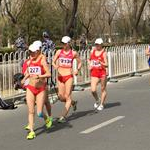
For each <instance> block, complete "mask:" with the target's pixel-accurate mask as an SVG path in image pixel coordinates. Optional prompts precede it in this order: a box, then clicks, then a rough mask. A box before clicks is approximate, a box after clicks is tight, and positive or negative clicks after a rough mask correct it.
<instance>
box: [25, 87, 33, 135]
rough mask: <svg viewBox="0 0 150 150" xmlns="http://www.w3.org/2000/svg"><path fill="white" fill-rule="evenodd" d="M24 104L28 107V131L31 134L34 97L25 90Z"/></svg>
mask: <svg viewBox="0 0 150 150" xmlns="http://www.w3.org/2000/svg"><path fill="white" fill-rule="evenodd" d="M26 102H27V106H28V113H29V114H28V122H29V129H30V131H31V132H32V131H33V126H34V115H35V110H34V106H35V96H34V94H33V93H32V92H31V91H30V90H29V89H28V88H27V91H26Z"/></svg>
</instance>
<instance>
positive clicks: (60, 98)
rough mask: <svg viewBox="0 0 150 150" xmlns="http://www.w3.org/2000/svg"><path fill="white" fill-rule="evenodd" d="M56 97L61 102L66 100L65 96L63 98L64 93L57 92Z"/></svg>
mask: <svg viewBox="0 0 150 150" xmlns="http://www.w3.org/2000/svg"><path fill="white" fill-rule="evenodd" d="M58 97H59V100H60V101H61V102H65V101H66V98H65V96H64V95H62V94H58Z"/></svg>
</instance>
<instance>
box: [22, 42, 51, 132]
mask: <svg viewBox="0 0 150 150" xmlns="http://www.w3.org/2000/svg"><path fill="white" fill-rule="evenodd" d="M33 44H36V45H37V46H38V47H39V50H40V51H41V48H42V42H41V41H34V42H33ZM41 56H42V54H41ZM30 57H31V56H30ZM31 59H32V57H31ZM43 59H46V56H45V55H44V54H43ZM28 61H29V59H26V60H25V62H24V63H23V66H22V73H23V74H25V72H26V70H27V68H28V65H27V63H28ZM26 84H28V79H27V80H26V82H25V84H24V85H23V88H24V89H25V88H26ZM45 108H46V110H47V113H48V115H49V117H51V118H52V116H51V115H52V114H51V104H50V102H49V100H48V89H47V94H46V100H45ZM29 129H30V127H29V125H27V126H25V130H29Z"/></svg>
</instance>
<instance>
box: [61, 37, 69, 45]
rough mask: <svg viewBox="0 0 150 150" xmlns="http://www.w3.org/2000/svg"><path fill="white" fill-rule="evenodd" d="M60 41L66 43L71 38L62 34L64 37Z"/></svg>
mask: <svg viewBox="0 0 150 150" xmlns="http://www.w3.org/2000/svg"><path fill="white" fill-rule="evenodd" d="M61 41H62V42H63V43H65V44H66V43H69V42H70V41H71V38H70V37H69V36H64V37H62V39H61Z"/></svg>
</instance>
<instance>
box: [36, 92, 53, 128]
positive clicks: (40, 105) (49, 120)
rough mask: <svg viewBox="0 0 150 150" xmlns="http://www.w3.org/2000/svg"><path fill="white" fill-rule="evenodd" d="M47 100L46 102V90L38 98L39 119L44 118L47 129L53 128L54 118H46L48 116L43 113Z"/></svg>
mask: <svg viewBox="0 0 150 150" xmlns="http://www.w3.org/2000/svg"><path fill="white" fill-rule="evenodd" d="M45 100H46V91H45V90H44V91H41V92H40V93H39V94H38V95H37V96H36V103H37V114H38V117H40V118H44V120H45V122H46V127H47V128H50V127H51V126H52V117H48V116H46V114H45V113H44V111H43V107H44V104H45Z"/></svg>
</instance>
